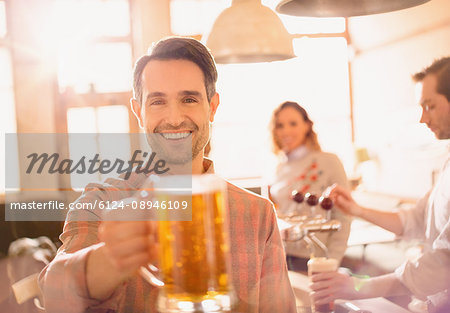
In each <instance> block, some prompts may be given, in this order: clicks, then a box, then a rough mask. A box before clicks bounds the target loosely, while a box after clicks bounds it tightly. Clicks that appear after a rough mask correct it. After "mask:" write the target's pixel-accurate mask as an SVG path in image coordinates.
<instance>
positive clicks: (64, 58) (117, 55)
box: [47, 0, 133, 93]
mask: <svg viewBox="0 0 450 313" xmlns="http://www.w3.org/2000/svg"><path fill="white" fill-rule="evenodd" d="M51 26H52V27H49V28H50V29H51V31H48V33H47V37H49V38H47V40H48V42H49V43H51V44H52V45H53V46H54V49H55V50H56V51H57V52H56V55H57V68H58V84H59V86H60V88H61V89H64V88H65V87H71V88H73V89H74V90H75V91H76V92H79V93H85V92H89V91H96V92H113V91H114V92H117V91H128V90H130V89H131V75H132V67H133V65H132V51H131V45H130V42H131V39H130V38H131V36H130V11H129V3H128V1H127V0H57V1H55V3H54V6H53V11H52V14H51Z"/></svg>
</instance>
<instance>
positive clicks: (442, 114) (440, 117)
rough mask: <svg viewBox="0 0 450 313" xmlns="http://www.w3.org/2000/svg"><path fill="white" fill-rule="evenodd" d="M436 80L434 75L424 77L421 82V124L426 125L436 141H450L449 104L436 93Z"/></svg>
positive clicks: (443, 97)
mask: <svg viewBox="0 0 450 313" xmlns="http://www.w3.org/2000/svg"><path fill="white" fill-rule="evenodd" d="M436 86H437V79H436V76H435V75H434V74H429V75H427V76H425V78H424V79H423V81H422V96H421V99H420V105H421V106H422V117H421V118H420V122H421V123H425V124H427V126H428V128H429V129H431V131H432V132H433V133H434V135H435V136H436V138H437V139H450V102H449V101H448V100H447V98H446V97H445V96H444V95H442V94H440V93H437V91H436Z"/></svg>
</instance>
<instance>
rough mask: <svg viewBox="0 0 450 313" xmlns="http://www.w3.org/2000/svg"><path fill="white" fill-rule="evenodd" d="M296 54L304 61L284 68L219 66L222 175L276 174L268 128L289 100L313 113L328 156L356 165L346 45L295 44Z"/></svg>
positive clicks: (323, 41) (216, 133)
mask: <svg viewBox="0 0 450 313" xmlns="http://www.w3.org/2000/svg"><path fill="white" fill-rule="evenodd" d="M294 50H295V53H296V54H297V55H299V57H298V58H295V59H291V60H287V61H282V62H272V63H260V64H233V65H218V71H219V81H218V86H217V89H218V92H219V93H220V96H221V97H220V98H221V104H220V106H219V109H218V114H217V115H216V120H215V122H214V128H213V136H212V143H211V146H212V150H211V157H212V158H213V159H214V160H215V163H216V164H215V166H216V170H217V172H218V173H220V174H221V175H224V176H225V177H227V178H230V179H241V178H243V177H247V178H249V177H252V178H258V177H261V176H264V175H266V174H267V172H266V170H267V169H274V168H275V165H276V158H275V156H273V154H272V152H271V139H270V131H269V122H270V117H271V114H272V111H273V110H274V108H275V107H276V106H278V105H279V104H281V103H282V102H284V101H287V100H291V101H296V102H298V103H300V104H301V105H302V106H304V107H305V109H306V110H307V111H308V113H309V114H310V116H311V119H312V120H313V122H314V129H315V131H316V132H317V134H318V136H319V142H320V144H321V146H322V148H323V149H324V150H325V151H330V152H334V153H336V154H338V155H339V156H340V157H341V159H342V160H343V161H344V163H346V162H345V161H348V160H351V158H352V147H351V140H350V139H351V124H350V106H349V94H348V92H346V91H348V88H349V87H348V84H349V82H348V72H347V71H348V64H347V43H346V41H345V39H344V38H301V39H295V40H294ZM240 151H245V153H240ZM347 163H348V162H347ZM346 165H347V167H348V168H350V166H351V165H350V164H346Z"/></svg>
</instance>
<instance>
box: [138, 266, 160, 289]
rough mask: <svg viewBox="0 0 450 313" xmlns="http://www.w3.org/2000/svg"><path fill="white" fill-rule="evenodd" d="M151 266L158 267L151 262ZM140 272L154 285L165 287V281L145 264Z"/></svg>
mask: <svg viewBox="0 0 450 313" xmlns="http://www.w3.org/2000/svg"><path fill="white" fill-rule="evenodd" d="M149 265H150V266H151V267H154V268H156V267H155V266H154V265H152V264H149ZM139 274H141V276H142V277H143V278H144V279H145V280H146V281H147V282H148V283H149V284H150V285H152V286H155V287H163V286H164V282H162V281H161V280H160V279H158V278H157V277H156V276H155V274H153V273H152V272H150V271H149V270H148V268H146V267H145V266H141V267H140V268H139Z"/></svg>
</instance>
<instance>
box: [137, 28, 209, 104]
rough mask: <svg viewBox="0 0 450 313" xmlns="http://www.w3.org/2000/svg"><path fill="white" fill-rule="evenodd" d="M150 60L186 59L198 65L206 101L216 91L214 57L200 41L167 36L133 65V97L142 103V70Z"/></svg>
mask: <svg viewBox="0 0 450 313" xmlns="http://www.w3.org/2000/svg"><path fill="white" fill-rule="evenodd" d="M151 60H187V61H191V62H194V63H195V64H197V65H198V67H200V69H201V70H202V72H203V77H204V80H205V88H206V95H207V97H208V102H210V101H211V99H212V97H213V96H214V95H215V93H216V82H217V69H216V64H215V62H214V58H213V57H212V55H211V53H210V52H209V50H208V48H206V47H205V46H204V45H203V44H202V43H201V42H200V41H198V40H195V39H193V38H185V37H168V38H165V39H162V40H160V41H158V42H157V43H156V44H154V45H153V47H152V49H151V51H149V54H146V55H144V56H142V57H141V58H140V59H139V60H138V61H137V62H136V65H135V67H134V74H133V93H134V98H135V99H136V100H137V101H138V102H139V104H140V105H142V101H143V99H142V72H143V71H144V68H145V66H146V65H147V63H148V62H150V61H151Z"/></svg>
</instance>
